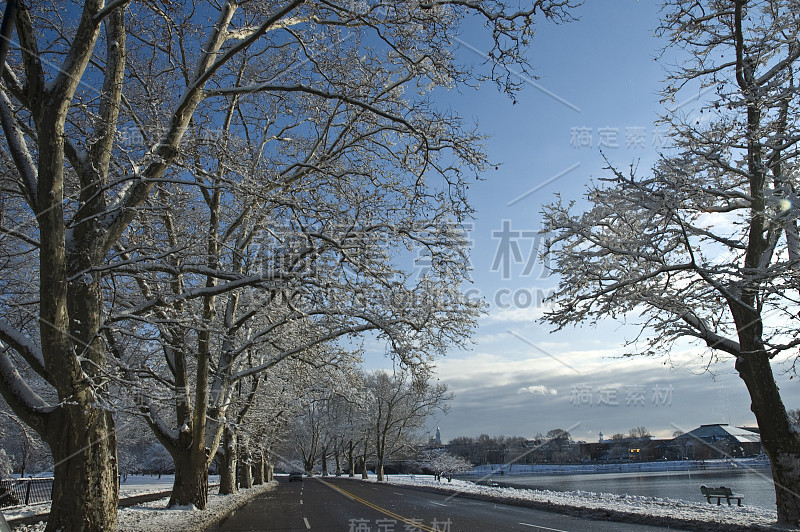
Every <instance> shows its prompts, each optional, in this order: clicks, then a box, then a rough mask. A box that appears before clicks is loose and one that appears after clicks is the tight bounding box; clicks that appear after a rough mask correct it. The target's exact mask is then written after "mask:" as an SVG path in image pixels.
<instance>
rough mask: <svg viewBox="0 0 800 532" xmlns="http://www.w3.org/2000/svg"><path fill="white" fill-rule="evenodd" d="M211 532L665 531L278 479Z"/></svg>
mask: <svg viewBox="0 0 800 532" xmlns="http://www.w3.org/2000/svg"><path fill="white" fill-rule="evenodd" d="M278 482H279V484H278V486H277V487H276V489H274V490H271V491H269V492H267V493H265V494H264V495H262V496H259V497H258V498H256V499H254V500H253V501H252V502H250V503H249V504H247V505H245V506H244V507H242V508H240V509H239V510H237V511H236V512H235V513H234V514H233V515H231V516H229V517H228V518H226V519H225V520H224V521H222V522H221V523H220V524H219V525H218V526H216V527H214V528H211V529H209V530H210V531H223V530H224V531H245V530H250V531H256V530H257V531H267V530H270V531H275V530H282V531H283V530H297V531H307V530H316V531H337V532H411V531H416V530H421V531H424V532H434V531H438V532H468V531H475V532H486V531H495V530H525V531H530V532H537V531H539V532H560V531H564V532H566V531H570V532H571V531H575V532H578V531H620V530H622V531H636V532H645V531H653V532H655V531H663V530H665V529H664V528H660V527H650V526H643V525H636V524H626V523H616V522H611V521H595V520H591V519H582V518H579V517H572V516H565V515H561V514H555V513H549V512H541V511H537V510H531V509H528V508H521V507H517V506H509V505H505V504H494V503H491V502H484V501H477V500H472V499H461V498H459V497H449V496H447V495H441V494H438V493H429V492H424V491H420V490H415V489H409V488H403V487H400V486H395V485H391V484H375V483H368V482H358V481H352V480H347V479H335V478H327V479H325V480H324V481H323V480H320V479H309V478H306V479H305V480H304V481H303V482H291V483H290V482H288V481H287V480H286V479H279V481H278Z"/></svg>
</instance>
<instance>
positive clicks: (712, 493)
mask: <svg viewBox="0 0 800 532" xmlns="http://www.w3.org/2000/svg"><path fill="white" fill-rule="evenodd" d="M700 492H701V493H702V494H703V495H704V496H705V498H706V500H707V501H708V502H711V499H717V506H719V504H720V500H722V499H725V500H726V501H728V506H730V505H731V499H736V504H737V506H741V505H742V499H743V498H744V495H734V494H733V492H732V491H731V489H730V488H726V487H725V486H720V487H718V488H709V487H707V486H700Z"/></svg>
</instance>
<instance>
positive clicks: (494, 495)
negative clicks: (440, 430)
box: [369, 475, 777, 530]
mask: <svg viewBox="0 0 800 532" xmlns="http://www.w3.org/2000/svg"><path fill="white" fill-rule="evenodd" d="M386 479H387V481H388V482H389V483H392V484H403V485H410V486H417V487H423V488H427V489H436V490H437V491H439V490H441V491H447V492H451V493H453V494H454V495H456V494H458V495H465V496H468V497H469V496H472V497H477V498H481V499H487V500H494V501H497V502H504V503H509V504H521V505H525V506H533V507H536V508H537V509H541V510H547V509H548V507H552V506H556V507H559V508H556V511H559V510H569V509H573V510H575V511H576V512H577V513H581V514H584V515H587V516H592V515H594V516H600V517H605V518H612V519H614V520H618V521H636V522H645V521H646V522H647V523H648V524H652V525H659V524H663V525H667V526H668V525H673V526H674V525H676V524H678V523H677V521H676V520H679V521H682V522H685V524H686V525H689V526H691V527H692V528H695V527H696V528H698V529H703V528H705V529H711V530H713V529H719V530H724V529H726V528H729V527H731V528H732V527H736V528H747V527H751V528H752V529H756V530H758V529H762V530H764V529H770V528H772V525H773V524H774V523H775V522H776V520H777V514H776V512H775V511H771V510H766V509H763V508H755V507H750V506H742V507H738V506H736V505H735V503H734V505H732V506H727V505H725V504H724V501H723V505H721V506H717V505H716V504H698V503H696V502H692V501H684V500H680V499H667V498H656V497H644V496H640V495H616V494H611V493H594V492H588V491H568V492H562V491H550V490H534V489H524V488H503V487H491V486H484V485H479V484H476V483H474V482H470V481H466V480H456V479H454V480H453V481H452V482H447V480H446V479H443V480H442V481H441V482H437V481H436V480H435V478H434V477H433V476H431V475H391V476H387V477H386ZM369 481H371V482H375V481H377V479H376V478H375V477H370V479H369Z"/></svg>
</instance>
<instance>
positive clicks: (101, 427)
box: [45, 404, 119, 532]
mask: <svg viewBox="0 0 800 532" xmlns="http://www.w3.org/2000/svg"><path fill="white" fill-rule="evenodd" d="M47 433H48V440H49V441H48V443H49V445H50V449H51V451H52V453H53V461H54V463H55V470H54V477H55V479H54V480H53V503H52V506H51V509H50V516H49V517H48V519H47V528H46V529H45V530H47V531H48V532H50V531H56V530H77V531H87V532H88V531H101V530H113V529H114V524H115V523H116V520H117V499H118V496H119V483H118V477H117V445H116V444H117V442H116V432H115V427H114V420H113V418H112V416H111V414H110V413H109V412H106V411H103V410H100V409H97V408H92V407H86V406H81V405H73V404H66V405H64V406H61V407H59V408H58V409H57V410H54V411H53V412H52V414H51V417H50V419H48V431H47Z"/></svg>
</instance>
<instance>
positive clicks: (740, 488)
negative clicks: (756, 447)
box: [493, 468, 775, 510]
mask: <svg viewBox="0 0 800 532" xmlns="http://www.w3.org/2000/svg"><path fill="white" fill-rule="evenodd" d="M493 478H494V479H495V480H496V481H498V482H500V483H501V484H502V485H512V486H514V487H525V488H532V489H546V490H554V491H578V490H581V491H593V492H603V493H615V494H619V495H624V494H628V495H643V496H646V497H658V498H670V499H683V500H687V501H695V502H706V499H705V497H703V496H702V494H701V493H700V486H702V485H704V484H705V485H706V486H709V487H719V486H725V487H728V488H731V489H732V490H733V492H734V493H736V494H741V495H744V499H743V500H742V504H743V505H745V506H757V507H760V508H767V509H769V510H775V488H774V485H773V483H772V477H771V475H770V470H769V468H763V469H761V468H759V469H751V470H738V471H654V472H647V473H641V472H635V473H586V474H573V475H564V474H561V475H532V476H517V475H506V476H502V477H498V476H496V477H493ZM722 504H725V501H724V500H723V501H722ZM733 504H736V502H735V501H734V502H733Z"/></svg>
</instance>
